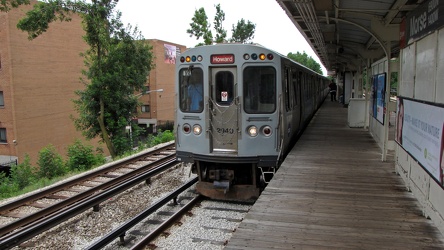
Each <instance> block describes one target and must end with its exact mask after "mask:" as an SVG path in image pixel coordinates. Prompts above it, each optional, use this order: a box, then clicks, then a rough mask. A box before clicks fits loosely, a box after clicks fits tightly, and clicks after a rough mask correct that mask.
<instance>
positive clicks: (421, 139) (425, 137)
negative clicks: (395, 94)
mask: <svg viewBox="0 0 444 250" xmlns="http://www.w3.org/2000/svg"><path fill="white" fill-rule="evenodd" d="M397 112H398V121H397V136H396V141H397V142H398V143H399V144H400V145H401V146H402V147H403V148H404V149H405V150H406V151H407V152H408V153H409V154H410V155H412V156H413V157H414V158H415V159H416V160H417V161H418V162H419V163H420V164H421V166H422V167H423V168H424V169H425V170H427V171H428V172H429V174H430V175H432V176H433V178H435V179H436V180H437V181H438V182H439V183H441V184H442V172H443V170H442V168H444V166H441V165H442V164H441V162H442V158H443V150H444V145H443V144H444V142H443V129H444V108H442V107H438V106H433V105H429V104H425V103H420V102H416V101H412V100H407V99H403V98H399V99H398V109H397Z"/></svg>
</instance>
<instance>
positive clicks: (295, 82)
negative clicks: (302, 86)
mask: <svg viewBox="0 0 444 250" xmlns="http://www.w3.org/2000/svg"><path fill="white" fill-rule="evenodd" d="M299 82H300V80H299V75H298V73H297V71H296V70H294V71H293V94H294V98H293V102H294V107H296V106H298V94H299V93H298V92H299V91H298V89H299V86H298V84H299Z"/></svg>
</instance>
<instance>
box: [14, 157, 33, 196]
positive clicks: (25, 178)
mask: <svg viewBox="0 0 444 250" xmlns="http://www.w3.org/2000/svg"><path fill="white" fill-rule="evenodd" d="M11 180H12V182H14V183H15V184H17V185H18V188H19V189H23V188H24V187H26V186H29V185H31V184H32V183H34V182H35V181H36V180H37V175H36V173H35V171H34V168H33V167H32V165H31V159H30V157H29V155H28V154H26V155H25V160H24V161H23V163H21V164H18V165H16V166H12V168H11Z"/></svg>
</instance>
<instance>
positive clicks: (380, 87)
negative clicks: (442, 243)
mask: <svg viewBox="0 0 444 250" xmlns="http://www.w3.org/2000/svg"><path fill="white" fill-rule="evenodd" d="M385 82H386V73H382V74H378V75H375V76H373V106H372V108H373V117H374V118H376V120H378V121H379V122H380V123H382V124H384V112H385V85H386V83H385Z"/></svg>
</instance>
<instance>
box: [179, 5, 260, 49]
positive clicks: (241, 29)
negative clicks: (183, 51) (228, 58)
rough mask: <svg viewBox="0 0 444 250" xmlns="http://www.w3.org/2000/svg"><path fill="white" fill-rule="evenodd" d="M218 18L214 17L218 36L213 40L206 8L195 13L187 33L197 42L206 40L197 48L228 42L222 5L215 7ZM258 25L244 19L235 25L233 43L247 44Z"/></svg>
mask: <svg viewBox="0 0 444 250" xmlns="http://www.w3.org/2000/svg"><path fill="white" fill-rule="evenodd" d="M215 7H216V16H215V17H214V22H213V24H214V29H215V31H216V36H215V37H214V38H213V34H212V31H211V24H210V23H209V21H208V16H207V14H206V12H205V9H204V8H200V9H199V10H196V11H195V12H194V16H193V17H192V18H191V20H192V22H191V23H190V28H189V29H187V33H188V34H189V35H190V37H193V36H195V37H196V39H197V40H199V39H200V38H201V37H202V38H203V39H204V42H203V43H199V44H197V45H196V46H202V45H211V44H213V42H215V43H221V42H224V41H225V40H226V37H227V31H226V30H225V29H223V25H222V23H223V21H225V12H224V11H223V10H222V9H221V7H220V4H217V5H215ZM255 28H256V25H255V24H253V23H252V22H250V21H247V22H246V21H245V20H244V19H243V18H242V19H241V20H240V21H238V22H237V25H236V26H234V25H233V29H232V31H233V34H232V38H231V39H229V41H231V42H240V43H247V42H249V41H250V40H252V39H253V37H254V32H255Z"/></svg>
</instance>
